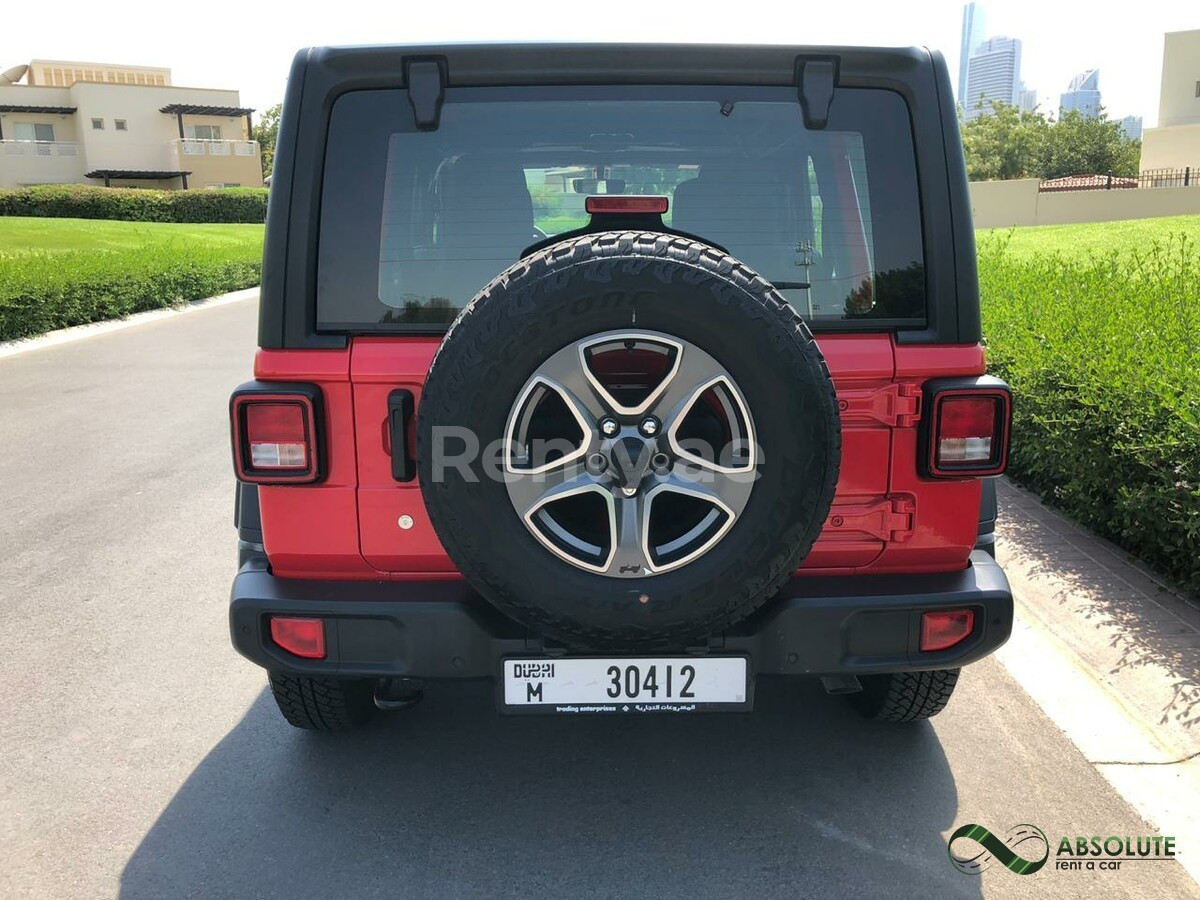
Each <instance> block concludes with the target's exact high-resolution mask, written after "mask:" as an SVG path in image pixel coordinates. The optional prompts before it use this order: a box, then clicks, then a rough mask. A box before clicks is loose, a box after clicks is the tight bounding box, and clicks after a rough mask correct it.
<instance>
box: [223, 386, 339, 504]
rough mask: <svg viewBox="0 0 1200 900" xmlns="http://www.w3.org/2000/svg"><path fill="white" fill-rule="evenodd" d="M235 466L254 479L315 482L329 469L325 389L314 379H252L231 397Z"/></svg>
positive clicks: (239, 473) (246, 478)
mask: <svg viewBox="0 0 1200 900" xmlns="http://www.w3.org/2000/svg"><path fill="white" fill-rule="evenodd" d="M229 413H230V419H231V428H232V435H233V467H234V471H235V472H236V473H237V477H238V478H239V479H240V480H241V481H245V482H249V483H251V484H309V483H312V482H314V481H318V480H320V478H321V476H322V474H323V468H322V464H323V460H322V458H321V434H320V423H321V416H320V392H319V391H318V390H317V388H315V387H314V386H312V385H308V384H272V383H269V382H250V383H249V384H245V385H242V386H241V387H239V388H238V389H237V390H236V391H234V393H233V397H232V399H231V400H230V402H229Z"/></svg>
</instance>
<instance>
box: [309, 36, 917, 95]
mask: <svg viewBox="0 0 1200 900" xmlns="http://www.w3.org/2000/svg"><path fill="white" fill-rule="evenodd" d="M932 55H933V54H932V51H930V50H929V49H927V48H924V47H853V46H822V45H786V44H661V43H645V44H642V43H558V42H545V43H538V42H521V43H483V42H481V43H461V44H406V45H400V44H397V45H377V46H348V47H311V48H309V49H307V50H302V51H300V53H299V54H298V57H303V58H304V60H305V61H306V62H308V63H309V64H310V65H315V66H316V67H317V68H321V69H325V70H327V71H328V72H329V73H330V74H335V73H336V74H342V75H345V76H348V77H354V76H360V77H361V76H366V77H370V76H371V75H376V76H378V75H381V74H383V73H385V72H388V71H392V72H395V73H396V74H400V72H401V69H402V66H403V64H404V60H405V59H411V58H413V57H425V58H442V59H444V60H445V61H446V63H447V67H448V69H449V71H448V73H447V75H448V77H447V85H448V86H453V85H456V84H457V85H484V84H545V83H564V82H569V83H574V84H580V83H588V82H603V83H608V84H612V83H619V82H626V83H635V82H655V83H666V84H670V83H687V82H696V81H700V80H703V81H705V82H708V83H714V82H715V83H726V82H728V83H750V84H790V83H792V82H793V81H794V79H795V71H796V63H797V59H798V58H799V57H803V58H813V57H827V58H833V59H836V60H837V62H838V65H839V69H840V70H841V80H842V83H847V81H846V79H847V78H850V79H853V78H855V77H864V76H867V75H870V76H872V77H871V80H872V81H873V82H875V83H878V81H879V77H880V76H886V75H887V74H892V75H894V76H898V77H901V78H902V77H903V74H902V73H904V72H906V71H909V72H911V71H912V70H913V69H914V68H917V67H921V66H926V65H929V64H930V63H931V57H932ZM298 61H299V60H298Z"/></svg>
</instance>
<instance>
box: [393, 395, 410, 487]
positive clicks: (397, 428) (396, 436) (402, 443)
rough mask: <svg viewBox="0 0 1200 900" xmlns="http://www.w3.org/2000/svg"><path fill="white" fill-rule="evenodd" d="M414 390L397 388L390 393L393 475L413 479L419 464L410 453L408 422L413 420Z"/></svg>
mask: <svg viewBox="0 0 1200 900" xmlns="http://www.w3.org/2000/svg"><path fill="white" fill-rule="evenodd" d="M412 414H413V395H412V391H405V390H395V391H392V392H391V393H390V394H388V437H389V438H391V444H392V477H393V478H394V479H396V480H397V481H412V480H413V478H415V477H416V475H417V464H416V463H415V462H414V461H413V459H412V457H411V456H409V453H408V423H409V422H410V421H412Z"/></svg>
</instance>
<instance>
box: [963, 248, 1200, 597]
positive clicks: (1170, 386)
mask: <svg viewBox="0 0 1200 900" xmlns="http://www.w3.org/2000/svg"><path fill="white" fill-rule="evenodd" d="M979 275H980V287H981V290H982V293H983V302H984V306H983V313H984V331H985V334H986V335H987V341H988V358H989V365H990V369H991V371H993V372H994V373H995V374H997V375H999V376H1000V377H1002V378H1004V379H1006V380H1007V381H1008V382H1009V384H1011V385H1012V387H1013V391H1014V395H1015V405H1014V410H1015V416H1014V424H1013V449H1012V457H1011V460H1010V470H1011V473H1012V475H1013V476H1014V477H1015V478H1016V479H1017V480H1018V481H1020V482H1022V483H1024V484H1026V485H1028V486H1029V487H1031V488H1033V489H1034V490H1035V491H1037V492H1038V493H1039V494H1041V495H1042V496H1043V497H1044V498H1046V499H1047V500H1048V501H1049V502H1051V503H1053V504H1054V505H1056V506H1058V507H1060V508H1062V509H1063V510H1065V511H1066V512H1067V513H1069V514H1070V515H1072V516H1073V517H1074V518H1076V519H1077V520H1079V521H1081V522H1083V523H1084V524H1085V525H1088V526H1090V527H1091V528H1093V529H1095V530H1096V531H1098V532H1099V533H1101V534H1103V535H1105V536H1107V537H1109V538H1111V539H1112V540H1114V541H1115V542H1117V543H1118V544H1120V545H1121V546H1123V547H1125V548H1126V549H1128V550H1129V551H1131V552H1132V553H1134V554H1136V555H1137V556H1139V557H1141V558H1142V559H1144V560H1145V561H1146V562H1148V563H1150V564H1151V565H1153V566H1155V567H1156V568H1158V569H1159V570H1160V571H1162V572H1164V573H1165V574H1167V575H1168V576H1170V577H1171V578H1173V579H1175V580H1176V581H1178V582H1179V583H1180V584H1181V585H1182V586H1183V587H1184V588H1186V589H1188V590H1191V591H1200V553H1198V552H1197V548H1200V254H1198V253H1197V247H1196V244H1195V242H1194V241H1192V240H1190V239H1189V238H1187V237H1186V236H1184V235H1176V236H1174V237H1171V238H1170V239H1169V240H1167V241H1161V242H1156V243H1152V244H1150V245H1149V246H1147V247H1146V248H1144V249H1142V250H1133V251H1124V252H1117V253H1109V254H1107V255H1103V256H1100V255H1094V256H1090V257H1086V258H1082V259H1081V258H1077V257H1069V256H1065V255H1062V254H1058V253H1054V254H1047V255H1041V256H1032V257H1027V258H1026V257H1022V256H1018V255H1016V254H1014V253H1012V252H1011V251H1010V250H1009V248H1008V247H1007V240H1006V238H1005V237H1003V236H999V237H996V236H993V237H990V238H985V239H984V240H982V241H981V243H980V251H979Z"/></svg>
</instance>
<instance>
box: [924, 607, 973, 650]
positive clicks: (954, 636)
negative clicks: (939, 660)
mask: <svg viewBox="0 0 1200 900" xmlns="http://www.w3.org/2000/svg"><path fill="white" fill-rule="evenodd" d="M974 630H975V611H974V610H971V609H949V610H939V611H937V612H927V613H922V615H921V651H922V652H923V653H929V652H932V651H934V650H949V649H950V648H951V647H953V646H954V645H955V644H960V643H962V642H963V641H965V640H966V639H967V638H968V637H970V636H971V632H972V631H974Z"/></svg>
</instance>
